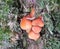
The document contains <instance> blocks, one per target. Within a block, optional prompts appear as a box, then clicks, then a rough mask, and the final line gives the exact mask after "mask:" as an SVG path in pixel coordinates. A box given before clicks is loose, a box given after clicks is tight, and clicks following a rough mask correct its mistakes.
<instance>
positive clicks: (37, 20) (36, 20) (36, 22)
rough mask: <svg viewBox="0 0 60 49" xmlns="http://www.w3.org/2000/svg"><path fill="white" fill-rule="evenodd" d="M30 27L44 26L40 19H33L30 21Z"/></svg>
mask: <svg viewBox="0 0 60 49" xmlns="http://www.w3.org/2000/svg"><path fill="white" fill-rule="evenodd" d="M32 25H33V26H40V27H43V26H44V22H43V21H42V20H41V19H40V18H37V19H34V20H33V21H32Z"/></svg>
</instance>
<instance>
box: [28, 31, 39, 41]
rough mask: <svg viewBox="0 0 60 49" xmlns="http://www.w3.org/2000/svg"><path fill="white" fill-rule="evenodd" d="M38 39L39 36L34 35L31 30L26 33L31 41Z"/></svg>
mask: <svg viewBox="0 0 60 49" xmlns="http://www.w3.org/2000/svg"><path fill="white" fill-rule="evenodd" d="M39 37H40V34H35V33H34V32H33V31H32V30H31V31H30V32H29V33H28V38H30V39H33V40H35V41H36V40H38V39H39Z"/></svg>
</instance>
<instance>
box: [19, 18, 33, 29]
mask: <svg viewBox="0 0 60 49" xmlns="http://www.w3.org/2000/svg"><path fill="white" fill-rule="evenodd" d="M20 27H21V29H23V30H30V29H31V27H32V22H31V21H30V20H28V19H26V17H23V18H22V20H21V22H20Z"/></svg>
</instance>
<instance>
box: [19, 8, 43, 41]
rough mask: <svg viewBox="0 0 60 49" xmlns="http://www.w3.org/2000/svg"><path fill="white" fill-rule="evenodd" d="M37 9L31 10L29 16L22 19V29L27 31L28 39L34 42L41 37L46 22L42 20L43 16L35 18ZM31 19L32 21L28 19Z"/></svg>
mask: <svg viewBox="0 0 60 49" xmlns="http://www.w3.org/2000/svg"><path fill="white" fill-rule="evenodd" d="M34 14H35V9H34V8H31V12H30V14H29V15H27V16H24V17H23V18H22V19H21V22H20V27H21V29H23V30H25V31H26V33H27V34H28V37H29V38H30V39H33V40H35V41H36V40H37V39H38V38H39V37H40V32H41V30H42V27H44V22H43V20H42V16H39V17H38V18H34V19H32V20H30V19H31V18H33V17H34ZM28 18H30V19H28Z"/></svg>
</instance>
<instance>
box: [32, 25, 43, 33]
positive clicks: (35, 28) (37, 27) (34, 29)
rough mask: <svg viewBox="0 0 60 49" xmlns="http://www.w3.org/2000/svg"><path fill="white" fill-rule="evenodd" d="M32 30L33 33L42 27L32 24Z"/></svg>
mask: <svg viewBox="0 0 60 49" xmlns="http://www.w3.org/2000/svg"><path fill="white" fill-rule="evenodd" d="M32 30H33V31H34V32H35V33H39V32H41V30H42V28H41V27H39V26H33V27H32Z"/></svg>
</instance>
